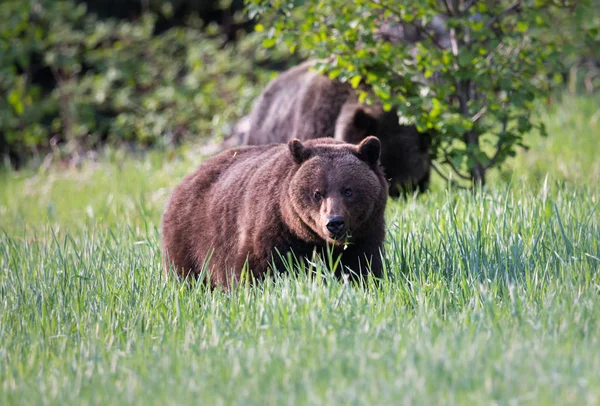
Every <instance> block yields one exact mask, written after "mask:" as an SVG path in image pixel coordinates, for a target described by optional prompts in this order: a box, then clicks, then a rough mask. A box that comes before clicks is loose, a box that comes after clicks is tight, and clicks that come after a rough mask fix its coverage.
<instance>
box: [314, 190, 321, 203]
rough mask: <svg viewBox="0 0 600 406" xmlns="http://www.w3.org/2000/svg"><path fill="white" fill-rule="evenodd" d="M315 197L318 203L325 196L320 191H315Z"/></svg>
mask: <svg viewBox="0 0 600 406" xmlns="http://www.w3.org/2000/svg"><path fill="white" fill-rule="evenodd" d="M313 196H314V197H315V200H317V201H319V200H321V199H322V198H323V194H321V192H319V191H318V190H316V191H315V193H314V194H313Z"/></svg>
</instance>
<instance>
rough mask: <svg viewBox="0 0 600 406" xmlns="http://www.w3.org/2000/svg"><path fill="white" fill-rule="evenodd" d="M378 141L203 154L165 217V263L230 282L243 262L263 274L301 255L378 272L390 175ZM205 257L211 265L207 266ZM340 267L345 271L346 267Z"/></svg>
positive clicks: (215, 282) (358, 272)
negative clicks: (330, 257)
mask: <svg viewBox="0 0 600 406" xmlns="http://www.w3.org/2000/svg"><path fill="white" fill-rule="evenodd" d="M380 147H381V146H380V142H379V140H378V139H377V138H375V137H367V138H365V139H364V140H363V141H362V142H361V143H360V144H359V145H351V144H347V143H343V142H340V141H336V140H334V139H330V138H324V139H314V140H309V141H305V142H302V141H300V140H297V139H294V140H291V141H290V142H289V144H271V145H261V146H251V147H240V148H235V149H231V150H228V151H224V152H222V153H220V154H218V155H216V156H214V157H212V158H210V159H208V160H207V161H206V162H204V163H203V164H202V165H200V166H199V167H198V169H197V170H196V171H195V172H194V173H192V174H190V175H188V176H187V177H186V178H184V180H183V182H182V183H181V184H180V185H179V186H177V187H176V188H175V190H174V191H173V194H172V196H171V199H170V201H169V203H168V204H167V208H166V210H165V213H164V215H163V219H162V250H163V258H164V260H165V262H164V263H165V266H166V269H167V270H168V269H170V267H171V266H172V267H173V269H174V270H175V271H176V272H177V273H178V274H179V275H180V276H182V277H186V276H189V275H192V276H193V275H198V274H200V273H201V272H202V270H203V269H206V270H207V274H208V277H209V281H210V284H211V285H212V286H225V287H227V286H230V285H231V284H232V282H233V284H235V282H236V281H237V280H239V277H240V274H241V271H242V269H243V268H244V266H245V265H246V266H247V269H249V270H250V272H251V274H252V276H253V277H254V278H256V279H261V278H262V277H263V276H264V275H265V273H266V272H267V270H268V269H269V267H270V265H272V264H274V265H275V269H274V271H283V270H284V267H283V262H284V261H283V260H282V257H283V258H285V256H286V255H287V253H292V254H293V255H294V256H295V257H296V258H303V257H307V256H311V255H312V254H313V253H314V251H315V249H316V252H317V253H325V252H327V250H329V251H328V252H329V254H331V253H333V255H334V257H333V258H334V259H338V258H339V259H340V263H341V265H342V267H341V268H340V269H342V272H343V273H346V274H350V275H352V274H353V273H354V276H364V275H367V274H368V273H369V272H368V269H369V266H370V271H371V273H372V274H373V275H374V276H377V277H378V276H380V275H381V256H380V255H381V250H382V244H383V239H384V225H385V223H384V211H385V205H386V200H387V182H386V180H385V177H384V174H383V170H382V169H381V165H380V164H379V154H380ZM207 263H208V265H206V264H207ZM340 269H337V270H336V274H337V275H338V276H340V275H341V274H342V272H338V271H339V270H340Z"/></svg>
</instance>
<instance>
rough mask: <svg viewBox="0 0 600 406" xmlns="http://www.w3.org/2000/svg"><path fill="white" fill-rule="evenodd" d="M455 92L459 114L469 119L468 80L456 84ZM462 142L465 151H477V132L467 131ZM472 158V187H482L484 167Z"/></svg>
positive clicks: (470, 96)
mask: <svg viewBox="0 0 600 406" xmlns="http://www.w3.org/2000/svg"><path fill="white" fill-rule="evenodd" d="M456 90H457V94H456V95H457V97H458V102H459V105H460V114H461V115H462V116H463V117H466V118H471V112H470V111H469V100H471V98H472V94H471V82H470V81H469V80H462V81H459V82H457V86H456ZM464 141H465V144H466V145H467V150H478V149H479V134H477V132H475V131H473V130H470V131H467V133H466V134H465V135H464ZM472 158H473V159H474V160H475V165H474V166H473V168H472V169H471V180H472V181H473V185H474V186H483V185H485V167H484V166H483V164H482V163H481V162H479V161H478V159H477V157H476V156H472Z"/></svg>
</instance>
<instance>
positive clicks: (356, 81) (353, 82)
mask: <svg viewBox="0 0 600 406" xmlns="http://www.w3.org/2000/svg"><path fill="white" fill-rule="evenodd" d="M361 79H362V76H360V75H356V76H354V77H353V78H352V79H350V84H351V85H352V87H353V88H354V89H356V88H357V87H358V85H359V84H360V81H361Z"/></svg>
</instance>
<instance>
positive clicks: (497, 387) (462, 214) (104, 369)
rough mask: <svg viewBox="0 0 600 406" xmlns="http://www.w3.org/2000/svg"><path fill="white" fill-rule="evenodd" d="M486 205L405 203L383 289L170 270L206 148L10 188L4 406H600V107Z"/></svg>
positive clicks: (1, 214) (474, 196) (2, 225)
mask: <svg viewBox="0 0 600 406" xmlns="http://www.w3.org/2000/svg"><path fill="white" fill-rule="evenodd" d="M540 110H541V113H540V114H541V115H542V117H543V119H544V121H545V122H546V125H547V127H548V132H549V137H548V138H538V137H536V136H531V138H530V139H529V144H530V146H531V148H530V150H529V151H528V152H524V151H520V152H519V153H518V154H517V156H516V157H515V158H513V159H511V160H510V162H508V163H507V164H506V165H505V166H504V167H503V168H502V169H501V170H499V171H496V172H494V173H492V174H490V179H489V184H488V186H487V187H486V188H485V189H484V190H482V191H478V192H475V193H473V192H469V191H459V190H448V189H447V188H446V187H445V185H444V183H443V182H442V181H441V179H439V178H436V179H435V180H434V183H433V186H432V190H431V191H430V192H429V193H427V194H426V195H423V196H420V197H411V198H409V199H407V200H400V201H390V202H389V207H388V211H387V213H386V220H387V229H388V235H387V241H386V254H385V256H386V261H387V265H386V269H387V274H388V276H387V277H386V279H385V280H384V281H383V282H382V283H381V284H379V285H377V286H376V285H374V284H372V283H366V284H365V285H364V286H354V285H351V284H348V283H344V282H343V281H338V280H335V279H332V278H331V277H330V276H329V275H328V274H327V272H321V273H319V274H317V275H306V274H302V273H292V274H290V275H287V276H284V277H278V278H276V279H271V280H268V281H266V282H265V283H262V284H259V285H254V286H249V285H246V286H242V287H240V288H238V289H236V290H233V291H230V292H223V291H219V290H217V291H212V292H211V291H209V290H207V289H206V288H205V287H204V286H203V285H202V284H195V283H189V284H181V283H179V282H176V281H175V280H173V279H171V278H167V277H166V276H165V275H164V273H163V272H162V270H161V255H160V216H161V214H162V210H163V208H164V204H165V203H166V200H167V199H168V196H169V193H170V191H171V190H172V188H173V187H174V186H175V185H176V184H177V183H178V182H179V181H180V180H181V178H182V177H183V176H184V175H185V174H186V173H188V172H190V171H191V170H192V169H193V168H194V167H195V166H196V165H197V164H198V163H199V162H201V159H202V157H201V156H200V155H199V153H198V151H199V149H198V148H194V147H187V148H181V149H179V150H177V151H171V152H169V153H167V152H156V151H155V152H149V153H147V154H146V155H144V156H131V155H128V154H126V153H123V152H122V151H119V150H113V151H105V152H103V153H102V154H101V156H100V158H99V159H98V160H97V161H96V162H87V163H85V164H83V165H82V166H81V167H78V168H62V167H59V166H57V165H50V166H47V167H42V168H40V169H37V170H32V169H26V170H23V171H19V172H13V171H4V172H2V173H0V404H3V405H16V404H19V405H26V404H81V405H85V404H140V405H141V404H144V405H146V404H166V403H173V404H179V403H199V404H207V405H212V404H215V405H219V404H227V405H228V404H244V405H252V404H257V405H262V404H386V405H387V404H491V403H494V404H535V405H539V404H558V405H566V404H577V405H581V404H600V373H599V371H600V275H599V272H598V270H599V268H600V243H599V238H600V208H599V207H598V206H599V201H600V194H599V192H600V187H599V185H600V146H599V144H600V143H599V141H600V138H599V136H600V99H599V98H598V97H597V96H596V97H582V96H580V97H570V96H566V97H564V98H563V99H562V100H561V101H560V102H559V103H557V104H556V105H554V106H552V107H547V106H544V107H541V108H540Z"/></svg>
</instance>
